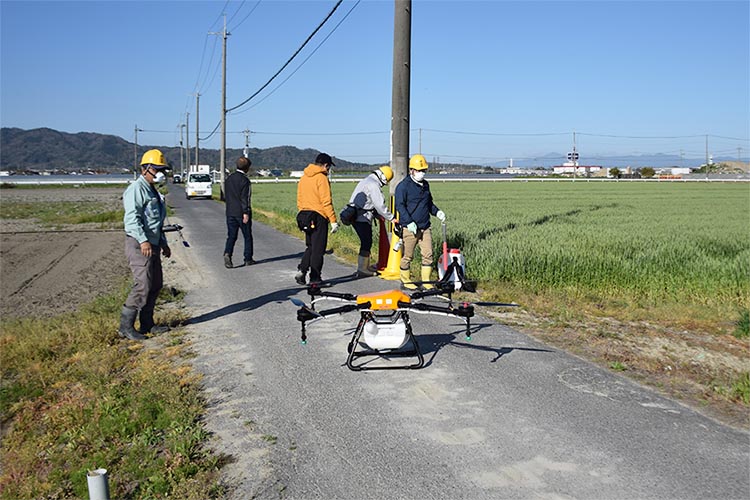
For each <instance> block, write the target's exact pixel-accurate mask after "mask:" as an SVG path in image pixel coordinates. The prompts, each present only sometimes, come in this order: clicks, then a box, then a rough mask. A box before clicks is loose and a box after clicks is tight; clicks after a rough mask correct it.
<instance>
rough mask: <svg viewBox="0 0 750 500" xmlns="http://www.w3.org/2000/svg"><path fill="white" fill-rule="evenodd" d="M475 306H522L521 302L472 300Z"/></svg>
mask: <svg viewBox="0 0 750 500" xmlns="http://www.w3.org/2000/svg"><path fill="white" fill-rule="evenodd" d="M472 304H474V305H475V306H486V307H520V306H521V305H520V304H513V303H509V302H484V301H479V302H472Z"/></svg>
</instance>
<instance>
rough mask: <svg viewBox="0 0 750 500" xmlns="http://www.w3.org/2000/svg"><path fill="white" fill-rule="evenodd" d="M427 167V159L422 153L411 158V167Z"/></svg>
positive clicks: (425, 168)
mask: <svg viewBox="0 0 750 500" xmlns="http://www.w3.org/2000/svg"><path fill="white" fill-rule="evenodd" d="M427 167H428V165H427V160H425V159H424V156H422V155H414V156H412V157H411V160H409V168H413V169H414V170H427Z"/></svg>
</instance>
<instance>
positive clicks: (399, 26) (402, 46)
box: [389, 0, 411, 197]
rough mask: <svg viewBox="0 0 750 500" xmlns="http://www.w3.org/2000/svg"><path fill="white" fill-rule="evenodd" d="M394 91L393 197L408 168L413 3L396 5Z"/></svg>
mask: <svg viewBox="0 0 750 500" xmlns="http://www.w3.org/2000/svg"><path fill="white" fill-rule="evenodd" d="M393 17H394V19H393V88H392V97H391V168H392V169H393V177H394V178H393V181H392V182H391V183H390V189H389V191H390V194H391V197H393V195H394V193H395V191H396V186H398V183H399V182H401V180H402V179H403V178H404V177H406V174H407V172H408V169H407V167H408V165H409V121H410V116H409V99H410V90H411V89H410V85H411V0H395V1H394V16H393Z"/></svg>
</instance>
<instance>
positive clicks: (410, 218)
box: [394, 155, 445, 290]
mask: <svg viewBox="0 0 750 500" xmlns="http://www.w3.org/2000/svg"><path fill="white" fill-rule="evenodd" d="M427 167H428V165H427V160H425V157H424V156H422V155H414V156H412V157H411V159H410V160H409V176H408V177H406V178H404V179H403V180H402V181H401V182H399V184H398V186H397V187H396V193H395V196H394V198H395V201H396V210H397V211H398V217H399V219H398V220H399V222H400V223H401V226H402V227H403V228H404V230H403V237H402V239H403V241H404V256H403V257H402V258H401V263H400V264H401V265H400V270H401V285H402V286H403V287H404V288H406V289H409V290H414V289H415V288H417V286H416V284H414V283H413V282H412V280H411V273H410V268H411V261H412V259H413V258H414V249H415V248H416V247H417V244H419V250H420V251H421V253H422V272H421V278H422V282H423V285H422V286H423V287H424V288H433V286H432V285H430V284H428V283H424V282H426V281H429V280H430V273H431V272H432V230H431V229H430V216H431V215H434V216H435V217H437V218H438V219H440V220H441V221H442V222H445V213H444V212H443V211H442V210H440V209H439V208H438V207H437V206H435V203H433V201H432V193H431V192H430V184H429V183H428V182H427V181H426V180H425V178H424V174H425V171H426V170H427Z"/></svg>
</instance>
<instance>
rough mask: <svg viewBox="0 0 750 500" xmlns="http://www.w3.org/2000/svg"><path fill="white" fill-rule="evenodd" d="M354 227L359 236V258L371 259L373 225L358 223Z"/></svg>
mask: <svg viewBox="0 0 750 500" xmlns="http://www.w3.org/2000/svg"><path fill="white" fill-rule="evenodd" d="M352 226H353V227H354V232H356V233H357V236H359V256H360V257H369V256H370V251H371V250H372V224H371V223H369V222H359V221H357V222H355V223H354V224H352Z"/></svg>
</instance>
